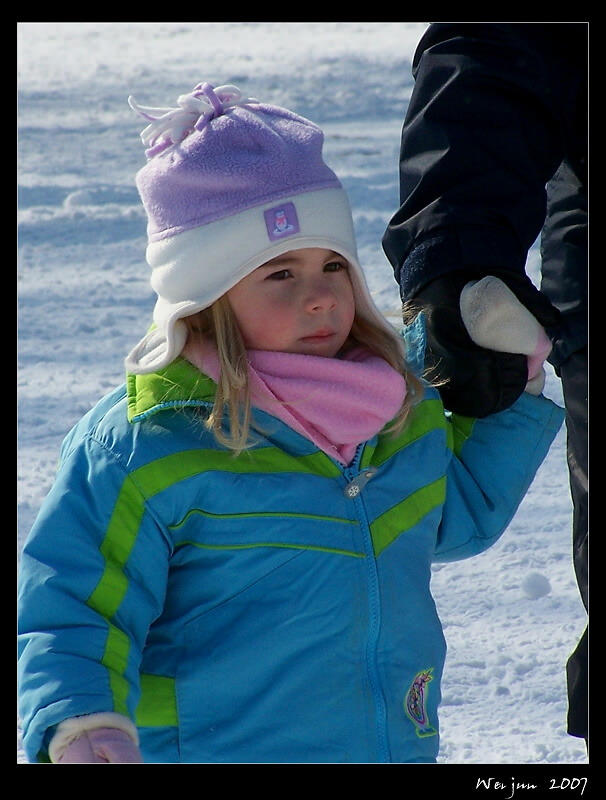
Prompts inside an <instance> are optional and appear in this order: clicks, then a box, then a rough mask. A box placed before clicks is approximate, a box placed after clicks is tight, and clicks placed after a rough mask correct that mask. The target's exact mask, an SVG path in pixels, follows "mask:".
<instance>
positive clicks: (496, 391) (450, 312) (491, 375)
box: [411, 270, 560, 417]
mask: <svg viewBox="0 0 606 800" xmlns="http://www.w3.org/2000/svg"><path fill="white" fill-rule="evenodd" d="M484 274H490V275H495V277H498V278H500V279H501V280H502V281H503V282H504V283H506V284H507V286H508V287H509V288H510V289H511V290H512V292H513V293H514V294H515V295H516V296H517V298H518V300H520V302H521V303H523V305H525V306H526V308H528V310H529V311H530V312H531V313H532V314H533V315H534V316H535V317H536V319H537V320H538V321H539V322H540V324H541V325H542V326H543V327H544V328H546V329H550V328H554V327H556V326H557V325H558V324H559V319H560V314H559V311H557V309H555V308H554V307H553V306H552V305H551V303H550V302H549V301H548V300H547V298H546V297H545V296H544V295H542V294H541V293H540V292H539V291H538V289H536V287H535V286H534V285H533V284H532V281H531V280H530V279H529V278H528V277H527V276H526V275H522V274H518V273H514V272H509V271H504V270H490V271H489V272H488V273H484ZM484 274H478V273H475V272H467V271H465V272H464V271H461V272H453V273H450V274H448V275H444V276H442V277H440V278H436V279H435V280H433V281H431V283H428V284H427V285H426V286H424V287H423V288H422V289H421V290H420V291H419V292H418V294H417V295H416V296H415V297H414V298H413V299H412V300H411V305H412V306H413V307H414V308H415V309H418V310H423V311H424V312H425V317H426V329H427V351H426V358H425V363H426V367H428V369H429V371H428V373H427V378H428V379H429V380H431V381H436V380H437V381H444V383H443V384H442V385H439V386H438V389H439V392H440V395H441V397H442V401H443V402H444V406H445V407H446V408H447V409H448V410H449V411H452V412H454V413H456V414H462V415H464V416H468V417H486V416H488V415H489V414H495V413H496V412H497V411H502V410H503V409H505V408H508V407H509V406H510V405H512V403H514V402H515V401H516V400H517V399H518V397H519V396H520V395H521V394H522V392H523V391H524V387H525V386H526V383H527V382H528V359H527V357H526V356H524V355H519V354H513V353H500V352H497V351H494V350H485V349H484V348H482V347H478V345H476V344H474V342H472V340H471V339H470V337H469V334H468V333H467V330H466V328H465V325H464V324H463V320H462V319H461V312H460V310H459V297H460V295H461V289H462V288H463V287H464V286H465V284H466V283H468V281H470V280H478V279H479V278H482V277H483V276H484Z"/></svg>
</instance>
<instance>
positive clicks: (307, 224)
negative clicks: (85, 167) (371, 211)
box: [126, 83, 378, 373]
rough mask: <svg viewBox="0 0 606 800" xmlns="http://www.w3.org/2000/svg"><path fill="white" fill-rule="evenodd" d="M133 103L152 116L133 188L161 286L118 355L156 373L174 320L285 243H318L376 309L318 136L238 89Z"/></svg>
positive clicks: (133, 368) (176, 336)
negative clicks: (150, 316) (165, 104)
mask: <svg viewBox="0 0 606 800" xmlns="http://www.w3.org/2000/svg"><path fill="white" fill-rule="evenodd" d="M129 103H130V105H131V107H132V108H133V109H134V110H136V111H137V112H138V113H140V114H141V115H142V116H144V117H145V118H146V119H147V120H148V121H149V122H150V125H148V127H147V128H146V129H145V130H144V131H143V132H142V134H141V138H142V140H143V142H144V143H145V145H146V146H147V150H146V155H147V157H148V161H147V164H146V165H145V166H144V167H143V168H142V169H141V170H140V171H139V172H138V174H137V178H136V181H137V187H138V189H139V193H140V195H141V199H142V201H143V205H144V207H145V210H146V212H147V216H148V226H147V234H148V247H147V253H146V256H147V261H148V264H149V265H150V266H151V268H152V276H151V284H152V287H153V288H154V290H155V291H156V293H157V295H158V299H157V302H156V306H155V309H154V322H155V325H156V327H155V329H154V330H153V331H151V332H150V333H149V334H147V336H145V337H144V338H143V340H142V341H141V342H140V343H139V344H138V345H137V346H136V347H135V348H134V349H133V351H132V352H131V353H130V354H129V356H128V357H127V359H126V366H127V369H128V371H130V372H135V373H143V372H154V371H156V370H158V369H160V368H162V367H164V366H166V365H168V364H169V363H170V362H171V361H172V360H174V359H175V358H176V357H177V356H178V355H179V354H180V352H181V350H182V348H183V346H184V344H185V339H186V335H187V331H186V327H185V324H184V323H183V322H182V318H183V317H186V316H189V315H191V314H194V313H196V312H197V311H200V310H202V309H203V308H207V307H208V306H209V305H211V304H212V303H213V302H214V301H215V300H217V299H218V298H219V297H221V296H222V295H223V294H224V293H225V292H227V291H228V290H229V289H230V288H231V287H232V286H234V285H235V284H236V283H238V281H240V280H241V279H242V278H244V277H245V276H246V275H248V274H250V273H251V272H252V271H253V270H254V269H256V268H257V267H259V266H261V264H264V263H266V262H267V261H269V260H270V259H272V258H274V257H276V256H278V255H281V254H282V253H284V252H287V251H289V250H296V249H301V248H305V247H323V248H326V249H330V250H334V251H335V252H337V253H340V254H341V255H343V256H344V257H345V258H347V260H348V261H349V263H350V265H351V267H352V271H351V274H352V282H353V284H354V292H355V294H356V302H357V305H358V310H359V311H361V312H362V313H366V316H373V317H376V316H378V312H377V311H376V309H375V308H374V305H373V303H372V300H371V299H370V295H369V293H368V288H367V286H366V282H365V279H364V275H363V273H362V269H361V267H360V265H359V263H358V258H357V251H356V244H355V237H354V231H353V220H352V217H351V209H350V207H349V201H348V199H347V196H346V194H345V191H344V190H343V187H342V186H341V183H340V182H339V180H338V178H337V176H336V175H335V173H334V172H333V171H332V170H331V169H330V168H329V167H328V166H327V165H326V164H325V163H324V161H323V159H322V145H323V140H324V135H323V133H322V131H321V130H320V128H319V127H318V126H317V125H315V124H314V123H313V122H310V121H309V120H307V119H304V118H303V117H300V116H298V115H296V114H293V113H292V112H290V111H287V110H286V109H284V108H279V107H277V106H270V105H265V104H262V103H259V102H258V101H257V100H254V99H251V98H243V97H242V94H241V92H240V91H239V89H237V88H236V87H235V86H222V87H219V88H217V89H215V88H214V87H212V86H210V84H207V83H205V84H198V86H196V88H195V89H194V90H193V92H192V93H191V94H187V95H182V96H181V97H179V98H178V106H179V107H178V108H175V109H167V108H143V107H141V106H139V105H137V103H135V101H134V100H133V98H132V97H131V98H129Z"/></svg>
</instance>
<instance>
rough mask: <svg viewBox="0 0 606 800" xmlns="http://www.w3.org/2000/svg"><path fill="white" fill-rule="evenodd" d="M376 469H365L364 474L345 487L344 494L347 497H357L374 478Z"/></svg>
mask: <svg viewBox="0 0 606 800" xmlns="http://www.w3.org/2000/svg"><path fill="white" fill-rule="evenodd" d="M376 471H377V468H376V467H367V468H366V469H363V470H362V472H361V473H360V474H359V475H357V476H356V477H355V478H354V479H353V480H352V481H350V482H349V483H348V484H347V486H346V487H345V489H344V491H343V494H344V495H345V497H351V498H353V497H357V496H358V495H359V494H360V492H361V491H362V489H363V488H364V487H365V486H366V484H367V483H368V481H369V480H370V479H371V478H372V476H373V475H374V474H375V473H376Z"/></svg>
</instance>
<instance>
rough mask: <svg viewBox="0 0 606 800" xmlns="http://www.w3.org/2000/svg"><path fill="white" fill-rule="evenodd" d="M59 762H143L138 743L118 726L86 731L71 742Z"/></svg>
mask: <svg viewBox="0 0 606 800" xmlns="http://www.w3.org/2000/svg"><path fill="white" fill-rule="evenodd" d="M57 763H58V764H143V758H142V757H141V752H140V751H139V748H138V747H137V745H136V744H135V743H134V742H133V740H132V739H131V738H130V736H129V735H128V734H127V733H125V732H124V731H121V730H119V729H118V728H96V729H94V730H90V731H84V733H82V734H81V735H80V736H78V738H77V739H74V741H73V742H72V743H71V744H69V745H68V746H67V747H66V748H65V751H64V753H63V755H62V756H61V757H60V758H59V759H58V761H57Z"/></svg>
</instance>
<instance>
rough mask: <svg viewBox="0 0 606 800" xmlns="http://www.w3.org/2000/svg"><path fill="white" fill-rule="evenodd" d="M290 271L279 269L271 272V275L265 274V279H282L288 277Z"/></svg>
mask: <svg viewBox="0 0 606 800" xmlns="http://www.w3.org/2000/svg"><path fill="white" fill-rule="evenodd" d="M290 276H291V273H290V270H289V269H280V270H278V271H277V272H272V273H271V275H268V276H267V279H268V280H270V281H283V280H285V279H286V278H290Z"/></svg>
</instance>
